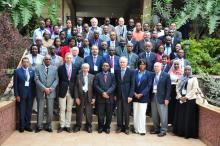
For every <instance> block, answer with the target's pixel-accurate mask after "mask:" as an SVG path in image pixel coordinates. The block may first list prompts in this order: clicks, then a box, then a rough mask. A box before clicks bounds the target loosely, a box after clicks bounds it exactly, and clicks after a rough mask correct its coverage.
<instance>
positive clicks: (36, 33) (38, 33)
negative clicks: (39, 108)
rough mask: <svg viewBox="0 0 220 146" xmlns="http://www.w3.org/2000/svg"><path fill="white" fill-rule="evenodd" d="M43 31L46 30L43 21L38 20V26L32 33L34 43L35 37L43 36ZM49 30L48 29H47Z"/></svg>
mask: <svg viewBox="0 0 220 146" xmlns="http://www.w3.org/2000/svg"><path fill="white" fill-rule="evenodd" d="M45 31H48V30H47V29H45V22H44V21H40V27H39V28H37V29H35V31H34V34H33V43H34V44H35V43H36V38H37V37H41V38H42V37H43V34H44V32H45ZM48 32H49V31H48Z"/></svg>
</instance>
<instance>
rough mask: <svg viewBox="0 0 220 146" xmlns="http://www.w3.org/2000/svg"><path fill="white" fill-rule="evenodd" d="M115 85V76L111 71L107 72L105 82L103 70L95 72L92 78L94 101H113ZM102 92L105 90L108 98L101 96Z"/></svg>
mask: <svg viewBox="0 0 220 146" xmlns="http://www.w3.org/2000/svg"><path fill="white" fill-rule="evenodd" d="M115 86H116V82H115V76H114V75H113V74H112V73H110V72H108V74H107V79H106V82H105V80H104V73H103V72H100V73H98V74H96V76H95V80H94V88H95V90H96V93H97V97H96V102H97V103H105V101H107V102H110V103H113V101H114V91H115ZM103 92H106V93H107V94H108V95H109V96H110V97H109V99H106V98H104V97H102V93H103Z"/></svg>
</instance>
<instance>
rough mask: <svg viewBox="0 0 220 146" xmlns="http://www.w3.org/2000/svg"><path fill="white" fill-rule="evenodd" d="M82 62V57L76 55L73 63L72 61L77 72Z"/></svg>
mask: <svg viewBox="0 0 220 146" xmlns="http://www.w3.org/2000/svg"><path fill="white" fill-rule="evenodd" d="M83 62H84V59H83V58H81V57H79V56H77V57H76V60H75V63H73V65H74V67H75V68H76V69H77V71H78V72H79V71H80V70H81V67H82V64H83Z"/></svg>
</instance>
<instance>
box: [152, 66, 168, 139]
mask: <svg viewBox="0 0 220 146" xmlns="http://www.w3.org/2000/svg"><path fill="white" fill-rule="evenodd" d="M161 67H162V65H161V63H159V62H156V63H155V64H154V71H155V74H154V76H153V78H154V82H153V92H152V96H151V110H152V119H153V124H154V131H151V134H158V136H159V137H163V136H165V135H166V132H167V126H168V120H167V119H168V104H169V100H170V92H171V80H170V75H169V74H167V73H165V72H163V71H161Z"/></svg>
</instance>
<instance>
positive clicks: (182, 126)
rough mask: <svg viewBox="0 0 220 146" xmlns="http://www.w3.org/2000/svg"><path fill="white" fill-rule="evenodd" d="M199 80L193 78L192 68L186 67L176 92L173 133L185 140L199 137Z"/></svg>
mask: <svg viewBox="0 0 220 146" xmlns="http://www.w3.org/2000/svg"><path fill="white" fill-rule="evenodd" d="M198 88H199V86H198V80H197V78H196V77H193V76H192V68H191V67H190V66H186V67H185V68H184V75H183V77H181V79H180V80H179V82H178V84H177V87H176V92H177V97H176V99H177V100H178V102H177V104H176V112H175V116H174V126H173V132H174V134H176V135H178V136H182V137H185V138H197V137H198V106H197V104H196V98H197V96H196V92H197V89H198Z"/></svg>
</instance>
